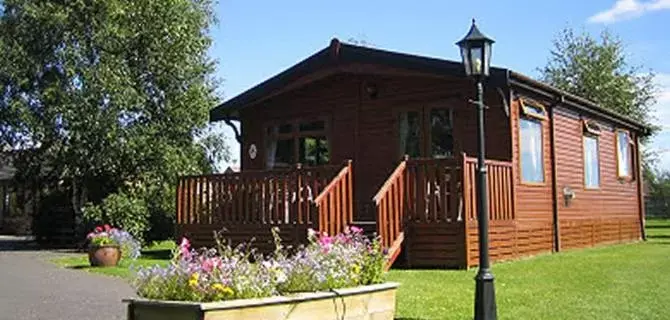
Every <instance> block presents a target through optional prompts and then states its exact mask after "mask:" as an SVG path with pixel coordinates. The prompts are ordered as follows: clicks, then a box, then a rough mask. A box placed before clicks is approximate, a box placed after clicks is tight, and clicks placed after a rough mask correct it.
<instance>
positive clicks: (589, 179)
mask: <svg viewBox="0 0 670 320" xmlns="http://www.w3.org/2000/svg"><path fill="white" fill-rule="evenodd" d="M599 186H600V163H599V156H598V136H596V135H592V134H585V135H584V187H586V188H598V187H599Z"/></svg>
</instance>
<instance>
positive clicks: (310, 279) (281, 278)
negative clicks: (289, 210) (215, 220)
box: [124, 227, 398, 320]
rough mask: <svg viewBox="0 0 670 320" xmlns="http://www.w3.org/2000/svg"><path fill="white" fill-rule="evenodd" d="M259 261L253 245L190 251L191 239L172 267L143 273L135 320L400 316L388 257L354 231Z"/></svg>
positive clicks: (131, 303) (133, 307) (314, 236)
mask: <svg viewBox="0 0 670 320" xmlns="http://www.w3.org/2000/svg"><path fill="white" fill-rule="evenodd" d="M273 233H274V234H275V243H276V248H277V249H276V250H275V252H274V254H272V255H270V256H263V255H259V254H256V252H255V251H253V250H249V249H247V248H248V246H238V247H236V248H232V247H230V246H229V245H225V244H224V243H223V242H221V241H218V240H217V243H219V245H218V248H217V249H201V250H199V251H196V250H192V249H191V248H190V244H189V242H188V240H187V239H183V240H182V242H181V244H180V245H179V247H178V248H177V249H175V252H174V254H173V259H172V261H171V263H170V264H169V265H168V266H166V267H160V266H154V267H151V268H144V269H140V270H139V271H138V273H137V275H136V279H135V281H134V285H135V288H136V290H137V293H138V295H139V296H140V298H139V299H128V300H124V301H125V302H126V303H128V317H129V319H134V320H153V319H167V318H169V319H173V320H181V319H183V320H196V319H210V318H216V319H239V320H241V319H265V320H275V319H277V320H278V319H287V320H291V319H314V318H315V317H316V316H317V315H318V318H320V319H352V320H353V319H378V320H386V319H388V320H391V319H393V316H394V313H395V292H396V289H397V287H398V284H396V283H384V280H383V275H384V263H385V260H386V256H385V253H384V252H382V250H381V248H380V244H379V241H378V239H374V240H369V239H368V238H367V237H366V236H365V235H364V234H363V232H362V230H361V229H358V228H355V227H352V228H348V229H347V230H346V231H345V232H344V233H342V234H339V235H337V236H328V235H327V234H318V233H316V232H314V231H310V234H309V239H310V242H309V244H308V245H306V246H302V247H300V248H297V249H295V250H292V249H291V248H284V247H283V246H282V245H281V240H280V239H279V237H278V236H277V231H276V230H273Z"/></svg>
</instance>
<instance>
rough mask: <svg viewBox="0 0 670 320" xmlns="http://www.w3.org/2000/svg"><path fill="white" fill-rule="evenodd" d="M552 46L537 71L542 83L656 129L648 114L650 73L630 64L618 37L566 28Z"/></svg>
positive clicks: (651, 97)
mask: <svg viewBox="0 0 670 320" xmlns="http://www.w3.org/2000/svg"><path fill="white" fill-rule="evenodd" d="M553 44H554V48H553V49H552V50H551V56H550V57H549V61H548V62H547V65H546V66H545V67H544V68H540V70H539V71H540V74H541V79H542V80H543V81H544V82H547V83H549V84H551V85H553V86H555V87H558V88H559V89H562V90H565V91H567V92H570V93H573V94H576V95H578V96H581V97H584V98H586V99H589V100H591V101H594V102H596V103H597V104H599V105H600V106H602V107H604V108H607V109H610V110H612V111H615V112H617V113H619V114H622V115H626V116H628V117H631V118H633V119H635V120H637V121H640V122H642V123H644V124H646V125H647V126H649V127H650V128H652V129H653V131H655V130H658V127H656V126H654V125H653V120H654V119H653V117H652V115H651V111H652V109H651V108H652V106H653V105H654V103H655V102H656V99H655V94H656V91H657V90H656V87H655V85H654V82H653V80H654V74H653V73H651V72H647V71H644V70H643V69H642V68H641V67H639V66H632V65H630V63H629V61H628V59H629V58H628V56H627V55H626V53H625V51H624V49H625V48H624V45H623V43H622V42H621V40H620V39H619V38H618V37H616V36H614V35H612V34H611V33H609V32H607V31H604V32H602V33H601V35H600V38H599V39H595V38H593V37H592V36H591V35H589V34H588V33H581V34H576V33H575V32H574V31H573V30H572V29H569V28H568V29H564V30H563V31H561V33H560V34H559V35H558V36H557V37H556V38H555V39H554V42H553Z"/></svg>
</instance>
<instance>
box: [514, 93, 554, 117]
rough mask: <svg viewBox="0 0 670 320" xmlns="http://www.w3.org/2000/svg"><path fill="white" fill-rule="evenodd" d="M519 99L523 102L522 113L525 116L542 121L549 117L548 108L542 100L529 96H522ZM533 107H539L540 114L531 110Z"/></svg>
mask: <svg viewBox="0 0 670 320" xmlns="http://www.w3.org/2000/svg"><path fill="white" fill-rule="evenodd" d="M519 100H520V103H521V114H522V115H523V116H525V117H529V118H535V119H538V120H540V121H545V120H547V119H549V117H548V115H547V108H545V107H544V105H543V104H541V103H540V102H538V101H535V100H533V99H529V98H520V99H519ZM531 108H535V109H538V110H539V111H540V112H539V113H540V114H538V113H536V112H531V111H529V110H530V109H531Z"/></svg>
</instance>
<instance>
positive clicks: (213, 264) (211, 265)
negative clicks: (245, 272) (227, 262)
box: [202, 257, 222, 272]
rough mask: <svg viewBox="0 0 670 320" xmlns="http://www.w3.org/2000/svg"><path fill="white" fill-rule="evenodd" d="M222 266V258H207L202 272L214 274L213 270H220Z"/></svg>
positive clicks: (203, 263)
mask: <svg viewBox="0 0 670 320" xmlns="http://www.w3.org/2000/svg"><path fill="white" fill-rule="evenodd" d="M221 264H222V261H221V258H218V257H213V258H207V259H205V261H203V262H202V270H203V271H205V272H212V271H213V270H215V269H218V268H220V267H221Z"/></svg>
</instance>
